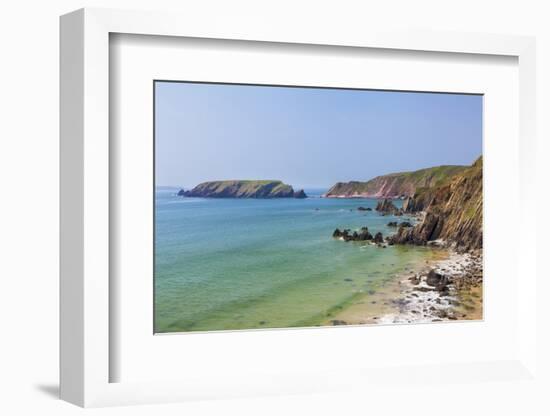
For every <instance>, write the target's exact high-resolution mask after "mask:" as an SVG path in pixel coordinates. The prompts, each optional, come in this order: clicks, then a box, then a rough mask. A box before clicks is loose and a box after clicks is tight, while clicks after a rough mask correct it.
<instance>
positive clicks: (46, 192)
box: [0, 0, 550, 415]
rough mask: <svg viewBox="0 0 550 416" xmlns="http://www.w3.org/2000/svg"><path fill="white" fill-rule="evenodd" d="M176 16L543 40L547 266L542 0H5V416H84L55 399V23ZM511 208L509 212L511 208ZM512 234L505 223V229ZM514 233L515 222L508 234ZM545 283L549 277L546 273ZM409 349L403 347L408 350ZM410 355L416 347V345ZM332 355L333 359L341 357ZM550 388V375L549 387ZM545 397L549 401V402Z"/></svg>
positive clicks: (180, 408) (331, 406)
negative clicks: (127, 13) (69, 16)
mask: <svg viewBox="0 0 550 416" xmlns="http://www.w3.org/2000/svg"><path fill="white" fill-rule="evenodd" d="M84 6H87V7H116V8H133V9H145V10H147V9H156V10H179V11H183V12H186V13H193V14H196V15H197V19H205V20H207V19H208V16H209V14H211V13H217V14H222V15H226V16H227V18H228V19H230V18H231V16H232V15H235V14H246V15H250V16H251V18H253V16H255V15H262V16H268V17H269V18H270V19H273V20H274V21H280V22H281V25H282V26H283V27H284V26H285V25H287V24H298V25H303V27H304V30H307V25H308V22H311V21H313V20H315V21H317V22H326V24H327V25H330V26H334V25H336V26H338V25H342V26H348V25H356V26H358V27H361V26H365V25H368V24H369V22H378V23H380V22H381V21H387V22H388V25H391V26H394V25H396V26H400V27H420V28H432V29H439V30H456V31H475V32H489V33H511V34H522V35H535V36H537V41H538V94H539V95H538V117H539V121H538V132H539V152H538V154H539V164H538V165H539V173H538V181H539V182H538V184H539V185H538V186H539V189H540V195H539V204H538V205H539V206H538V207H534V208H533V221H532V223H533V226H536V227H538V228H539V229H540V230H539V245H538V247H539V250H540V252H539V253H540V254H539V258H540V264H539V266H540V267H542V266H543V265H544V263H545V260H544V257H545V255H546V256H547V254H546V253H548V243H547V242H545V241H544V240H545V237H544V236H545V235H548V231H549V226H548V224H549V223H550V222H549V221H548V219H547V215H546V210H547V209H548V206H549V204H548V203H549V199H550V198H549V195H550V189H549V187H548V186H547V185H546V182H545V181H544V180H543V178H549V175H548V173H549V170H550V169H549V168H548V165H549V163H548V156H549V152H548V150H549V147H550V146H549V143H548V137H549V133H550V122H549V120H548V118H549V116H550V24H549V20H550V11H549V10H547V7H548V2H547V1H545V0H540V1H538V0H511V1H507V0H460V1H455V0H415V1H410V0H392V1H383V0H362V1H347V0H340V1H323V0H316V1H309V0H303V1H298V0H294V1H292V0H288V1H287V0H268V1H253V0H250V1H247V0H232V1H227V0H226V1H213V0H212V1H211V0H202V1H199V0H197V1H185V0H180V1H169V0H155V1H153V0H134V1H130V0H111V1H107V0H104V1H101V0H88V1H85V2H83V1H76V0H74V1H70V0H49V1H39V0H19V1H15V0H6V1H4V2H3V3H2V8H1V10H0V31H1V33H0V42H1V48H0V57H1V61H0V74H1V76H0V82H1V84H0V85H1V87H0V114H1V116H0V147H1V150H0V181H1V182H0V185H1V188H0V189H1V191H2V193H1V195H2V199H1V200H0V279H1V280H0V282H1V283H0V319H1V320H0V322H1V330H2V332H1V335H0V414H5V415H18V414H35V413H38V412H40V413H41V414H56V415H67V414H76V413H80V412H82V410H81V409H79V408H76V407H74V406H72V405H69V404H66V403H64V402H61V401H59V400H57V399H56V395H57V376H58V373H57V372H58V370H57V368H58V324H57V321H58V117H59V113H58V101H59V100H58V85H59V82H58V61H59V48H58V16H59V15H61V14H64V13H67V12H69V11H72V10H74V9H77V8H81V7H84ZM505 208H506V207H503V209H505ZM503 226H510V225H503ZM517 232H519V230H515V229H514V228H513V226H510V234H511V235H512V236H513V235H514V234H515V233H517ZM549 277H550V276H549ZM549 290H550V285H549V284H548V283H547V282H544V281H543V282H542V284H541V285H540V286H539V288H538V291H539V293H540V302H539V309H540V319H539V321H540V322H539V328H540V330H539V335H540V337H539V338H540V339H541V341H542V342H541V354H539V361H540V368H541V369H543V370H544V374H545V375H548V374H550V371H549V370H550V367H549V365H548V364H549V359H548V351H550V343H549V338H550V335H549V332H550V324H548V322H550V320H549V319H548V318H549V317H550V316H549V312H548V310H549V309H548V308H547V307H546V306H545V305H544V302H543V301H544V298H545V296H544V294H545V293H548V291H549ZM407 348H408V347H407V346H404V351H406V349H407ZM409 348H410V347H409ZM328 358H329V359H337V353H335V356H334V357H328ZM546 380H547V382H548V379H546ZM549 391H550V384H547V385H546V386H541V387H540V388H539V389H533V388H532V386H531V385H530V384H528V383H526V384H525V385H523V386H519V387H518V386H516V385H511V384H507V383H504V382H503V383H494V384H490V383H487V384H485V385H481V386H480V385H477V386H468V385H462V384H457V385H452V386H448V385H447V386H433V388H432V389H431V390H430V391H418V390H417V389H413V388H411V390H410V391H408V392H404V393H403V392H401V393H400V394H399V396H398V397H396V394H395V392H394V391H393V389H391V388H388V390H387V394H383V395H378V396H377V397H372V396H370V395H369V392H368V391H365V392H364V395H362V396H361V397H358V396H357V394H356V393H354V394H345V393H341V392H340V393H335V394H332V395H322V396H320V395H319V396H300V397H276V398H273V397H271V398H258V399H254V400H232V401H215V402H208V403H201V402H199V403H187V404H171V405H162V406H156V407H151V406H141V407H133V408H115V409H99V410H92V412H94V413H95V414H101V415H126V414H132V415H136V414H137V415H140V414H144V415H145V414H150V413H153V412H154V413H156V414H163V415H164V414H178V415H179V414H183V413H185V414H193V415H195V414H197V415H219V414H239V415H247V414H250V415H259V414H262V415H271V414H273V415H279V414H304V415H306V414H320V415H336V414H367V413H371V414H384V415H385V414H422V415H429V414H432V413H433V414H442V413H443V414H446V415H455V414H456V415H468V414H484V413H486V414H500V415H506V414H528V415H538V414H550V404H549V403H548V402H547V401H546V400H544V398H545V397H546V396H547V394H548V392H549ZM545 395H546V396H545Z"/></svg>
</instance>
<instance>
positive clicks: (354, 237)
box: [332, 227, 373, 241]
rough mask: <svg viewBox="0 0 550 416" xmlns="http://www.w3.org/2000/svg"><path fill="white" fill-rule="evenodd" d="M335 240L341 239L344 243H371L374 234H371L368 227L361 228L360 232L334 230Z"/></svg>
mask: <svg viewBox="0 0 550 416" xmlns="http://www.w3.org/2000/svg"><path fill="white" fill-rule="evenodd" d="M332 236H333V237H334V238H341V239H342V240H344V241H369V240H372V239H373V237H372V234H371V233H370V232H369V229H368V228H367V227H361V229H360V230H359V232H357V231H353V232H352V231H351V230H350V229H345V230H343V231H340V229H338V228H337V229H336V230H334V232H333V233H332Z"/></svg>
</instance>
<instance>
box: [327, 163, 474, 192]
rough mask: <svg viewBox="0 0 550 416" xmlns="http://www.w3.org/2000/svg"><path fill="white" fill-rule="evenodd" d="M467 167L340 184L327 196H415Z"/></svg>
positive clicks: (452, 166)
mask: <svg viewBox="0 0 550 416" xmlns="http://www.w3.org/2000/svg"><path fill="white" fill-rule="evenodd" d="M465 169H467V166H454V165H449V166H436V167H433V168H427V169H420V170H417V171H414V172H400V173H392V174H389V175H383V176H377V177H376V178H374V179H371V180H370V181H368V182H357V181H352V182H338V183H336V184H335V185H334V186H333V187H332V188H330V189H329V190H328V192H327V193H326V194H325V197H327V198H354V197H355V198H397V197H402V196H413V195H414V193H415V192H416V190H417V189H419V188H431V187H434V186H438V185H441V184H443V183H445V182H446V181H447V180H448V179H449V178H451V177H452V176H453V175H456V174H457V173H460V172H463V171H464V170H465Z"/></svg>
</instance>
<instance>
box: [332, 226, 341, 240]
mask: <svg viewBox="0 0 550 416" xmlns="http://www.w3.org/2000/svg"><path fill="white" fill-rule="evenodd" d="M332 236H333V237H334V238H340V237H342V231H340V229H339V228H337V229H336V230H334V232H333V233H332Z"/></svg>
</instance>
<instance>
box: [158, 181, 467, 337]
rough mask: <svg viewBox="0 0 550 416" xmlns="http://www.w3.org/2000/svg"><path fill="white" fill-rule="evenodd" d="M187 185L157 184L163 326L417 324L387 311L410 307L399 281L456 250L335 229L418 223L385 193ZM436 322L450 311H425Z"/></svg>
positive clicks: (374, 229) (386, 231)
mask: <svg viewBox="0 0 550 416" xmlns="http://www.w3.org/2000/svg"><path fill="white" fill-rule="evenodd" d="M178 191H179V190H178V188H158V189H157V190H156V230H155V234H156V241H155V250H156V253H155V332H184V331H210V330H237V329H253V328H283V327H307V326H318V325H338V324H365V323H366V324H368V323H377V322H376V321H377V320H379V321H380V322H384V323H389V322H394V321H396V322H410V321H411V320H410V319H406V318H404V320H400V319H401V318H399V319H393V318H392V319H390V318H388V317H389V316H394V317H395V316H397V315H399V311H400V307H401V306H402V303H399V302H400V301H399V299H400V296H398V295H397V293H396V292H395V291H396V288H398V287H399V285H400V283H399V282H401V281H402V280H403V279H406V278H408V277H410V276H411V275H417V274H418V273H419V272H420V271H422V270H424V269H426V267H427V265H432V264H436V263H437V262H439V261H445V260H447V259H449V258H450V256H451V253H450V251H448V250H447V249H445V248H439V247H431V246H416V245H387V244H384V245H383V246H377V245H376V244H373V243H372V242H365V241H349V242H344V241H342V240H341V239H338V238H333V237H332V234H333V231H334V230H335V229H336V228H340V229H346V228H349V229H351V230H359V229H360V228H361V227H368V229H369V231H370V233H372V234H373V235H374V234H376V233H379V232H380V233H382V235H383V236H384V237H388V236H391V235H395V234H396V233H397V231H398V230H397V229H396V227H391V226H388V223H392V222H403V221H410V222H411V223H413V224H415V223H417V222H418V221H419V217H418V216H415V215H412V214H411V215H408V214H405V215H399V216H394V215H391V214H388V215H381V214H380V213H378V212H376V211H375V208H376V205H377V202H378V200H377V199H359V198H354V199H347V198H321V195H322V194H324V193H325V192H326V191H327V189H305V192H306V193H307V195H308V198H304V199H297V198H275V199H253V198H252V199H238V198H226V199H216V198H197V197H182V196H178V195H177V193H178ZM394 204H395V205H396V207H397V208H401V206H402V201H401V200H394ZM358 208H362V209H358ZM367 208H370V209H371V210H367ZM387 292H390V293H391V296H390V297H392V299H393V301H392V300H391V299H389V298H388V299H385V298H384V296H385V295H386V293H387ZM453 299H454V302H455V303H457V298H456V297H454V298H453ZM401 309H402V308H401ZM396 314H397V315H396ZM409 315H410V314H409ZM358 316H360V318H358ZM460 318H461V319H476V318H475V317H472V318H469V317H467V315H466V314H463V315H460ZM432 320H433V321H438V320H441V319H439V318H438V316H437V315H435V314H434V315H433V316H432V315H431V314H427V315H426V317H425V319H424V321H432ZM413 322H414V320H413Z"/></svg>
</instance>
